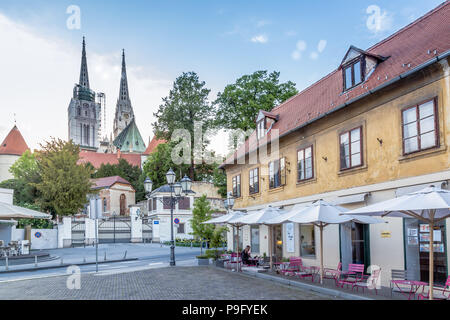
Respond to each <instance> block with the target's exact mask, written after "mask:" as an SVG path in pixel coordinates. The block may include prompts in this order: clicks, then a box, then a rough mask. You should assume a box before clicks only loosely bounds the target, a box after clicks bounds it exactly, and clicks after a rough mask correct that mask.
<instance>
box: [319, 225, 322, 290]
mask: <svg viewBox="0 0 450 320" xmlns="http://www.w3.org/2000/svg"><path fill="white" fill-rule="evenodd" d="M319 228H320V283H321V284H323V224H322V223H321V224H320V227H319Z"/></svg>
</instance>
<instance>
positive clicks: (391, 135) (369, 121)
mask: <svg viewBox="0 0 450 320" xmlns="http://www.w3.org/2000/svg"><path fill="white" fill-rule="evenodd" d="M448 77H449V76H448V75H447V76H446V78H443V73H442V70H441V69H438V70H433V73H432V76H427V77H426V79H423V77H421V76H417V77H416V78H414V79H410V80H409V81H408V82H406V83H404V84H403V85H402V86H398V87H395V88H392V89H391V90H389V91H387V92H386V93H384V94H382V95H381V94H378V95H376V96H375V97H371V98H369V99H368V100H365V101H364V102H363V103H362V102H361V103H358V104H355V105H353V106H351V107H347V108H344V109H342V110H341V111H339V112H337V113H336V114H334V115H330V116H328V117H325V118H324V119H322V120H320V121H317V122H315V123H313V124H311V125H310V126H308V127H306V128H305V129H304V130H300V131H299V132H295V133H292V134H291V135H289V136H287V137H286V138H282V139H280V143H279V144H280V151H279V157H280V158H281V157H286V163H287V165H286V168H287V180H286V181H287V183H286V185H285V186H284V187H280V188H277V189H273V190H269V186H268V183H269V182H268V181H269V179H268V170H267V163H268V162H269V161H270V160H275V158H274V157H273V156H272V158H271V156H268V157H265V158H263V159H262V161H261V163H262V164H261V165H259V164H255V165H251V164H245V165H234V166H228V167H227V168H226V172H227V187H228V190H232V177H233V176H235V175H236V174H239V173H240V174H241V190H242V191H241V194H242V197H241V198H239V199H236V202H235V208H248V207H252V206H256V205H260V204H265V203H270V202H274V201H280V200H285V199H291V198H297V197H299V196H307V195H314V194H317V193H323V192H330V191H335V190H342V189H346V188H351V187H355V186H361V185H369V184H375V183H380V182H384V181H391V180H395V179H399V178H405V177H410V176H416V175H424V174H427V173H434V172H440V171H444V170H447V169H448V168H449V167H450V157H449V150H448V141H449V139H450V129H449V128H450V118H449V114H448V113H449V108H448V106H449V88H448V86H447V83H448V82H446V81H448ZM433 97H437V102H438V115H439V124H440V126H439V129H440V132H439V133H440V147H439V148H436V149H432V150H429V151H424V152H419V153H416V154H411V155H409V156H403V155H402V129H401V109H403V108H405V107H408V106H412V105H414V104H417V103H420V102H422V101H424V100H426V99H428V98H433ZM359 125H362V126H363V162H364V165H363V166H362V167H361V168H356V169H350V170H346V171H342V172H341V171H340V170H339V142H338V141H339V134H340V133H341V132H342V131H344V130H348V129H353V128H355V127H357V126H359ZM377 138H379V139H382V140H383V143H382V145H380V143H379V142H378V140H377ZM309 145H313V153H314V160H313V162H314V178H313V179H311V180H309V181H305V182H300V183H297V170H296V163H297V150H298V149H299V148H302V147H307V146H309ZM324 158H326V159H327V160H326V161H325V160H324ZM247 160H248V159H247ZM254 167H260V192H259V194H256V195H253V197H249V196H248V195H249V192H248V180H249V169H251V168H254ZM289 170H290V173H289Z"/></svg>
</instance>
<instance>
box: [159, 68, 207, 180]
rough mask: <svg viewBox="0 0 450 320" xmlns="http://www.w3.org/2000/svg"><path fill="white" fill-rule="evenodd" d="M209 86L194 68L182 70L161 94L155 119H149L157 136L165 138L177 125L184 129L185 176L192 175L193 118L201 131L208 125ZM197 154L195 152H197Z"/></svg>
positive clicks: (170, 134) (170, 135)
mask: <svg viewBox="0 0 450 320" xmlns="http://www.w3.org/2000/svg"><path fill="white" fill-rule="evenodd" d="M210 92H211V90H210V89H207V88H206V87H205V82H204V81H200V80H199V77H198V75H197V74H196V73H195V72H183V73H182V75H181V76H179V77H178V78H177V79H176V80H175V82H174V84H173V88H172V90H170V92H169V95H168V96H167V97H165V98H163V104H161V105H160V106H159V109H158V111H157V112H156V113H154V116H155V117H156V118H157V121H156V122H155V123H153V128H154V131H155V134H156V136H157V137H158V138H160V139H165V140H167V141H169V140H170V139H171V137H172V134H173V133H174V132H175V131H176V130H179V129H185V130H187V131H188V132H189V134H190V140H191V141H190V149H189V151H190V155H189V157H188V159H190V161H189V162H190V165H189V177H190V178H191V179H194V166H195V164H194V160H195V155H194V151H195V148H194V131H195V122H200V123H201V124H202V130H203V132H206V131H208V130H209V129H210V128H212V125H213V117H214V110H213V107H212V106H211V103H210V102H209V101H208V95H209V93H210ZM207 144H208V141H207V139H204V140H203V143H202V150H201V152H203V150H204V148H205V147H206V146H207ZM197 156H198V155H197Z"/></svg>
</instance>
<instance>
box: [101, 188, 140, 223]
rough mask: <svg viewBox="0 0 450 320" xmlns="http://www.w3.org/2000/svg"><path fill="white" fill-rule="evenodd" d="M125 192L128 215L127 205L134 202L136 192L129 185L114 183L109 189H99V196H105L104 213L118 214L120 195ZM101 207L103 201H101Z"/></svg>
mask: <svg viewBox="0 0 450 320" xmlns="http://www.w3.org/2000/svg"><path fill="white" fill-rule="evenodd" d="M122 194H125V197H126V201H127V203H126V207H127V209H126V215H127V216H128V215H130V208H129V206H131V205H135V204H136V192H135V191H134V189H133V188H132V187H131V186H128V185H121V184H117V183H116V184H115V185H113V186H112V187H111V188H109V189H102V190H100V193H99V197H100V198H101V199H102V201H103V199H104V198H106V203H107V204H106V207H107V210H106V212H103V214H104V215H120V196H121V195H122ZM102 209H103V203H102Z"/></svg>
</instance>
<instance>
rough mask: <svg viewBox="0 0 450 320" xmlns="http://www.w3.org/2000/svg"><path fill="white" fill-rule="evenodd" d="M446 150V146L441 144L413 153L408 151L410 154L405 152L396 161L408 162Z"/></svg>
mask: <svg viewBox="0 0 450 320" xmlns="http://www.w3.org/2000/svg"><path fill="white" fill-rule="evenodd" d="M446 151H447V146H446V145H443V146H441V147H439V148H432V149H428V150H424V151H417V152H414V153H410V154H405V155H402V156H400V158H399V159H398V161H399V162H400V163H401V162H408V161H411V160H417V158H425V157H428V156H434V155H435V154H439V153H444V152H446Z"/></svg>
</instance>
